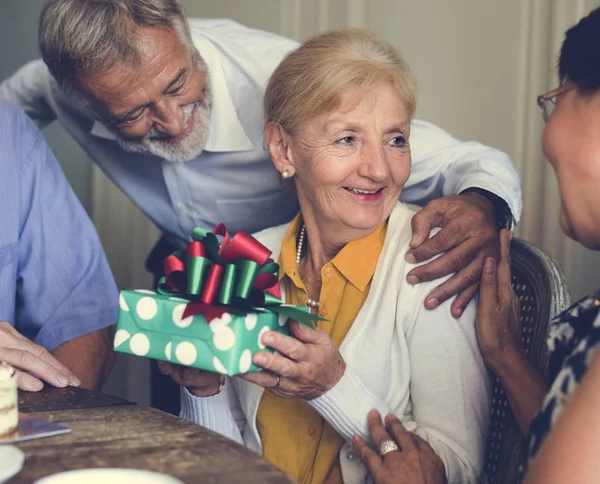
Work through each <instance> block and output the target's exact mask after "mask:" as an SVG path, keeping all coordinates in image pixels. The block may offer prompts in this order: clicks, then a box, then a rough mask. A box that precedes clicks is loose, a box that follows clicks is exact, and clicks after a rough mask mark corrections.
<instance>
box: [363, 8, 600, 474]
mask: <svg viewBox="0 0 600 484" xmlns="http://www.w3.org/2000/svg"><path fill="white" fill-rule="evenodd" d="M559 77H560V87H558V88H557V89H554V90H552V91H550V92H548V93H546V94H543V95H541V96H539V97H538V104H539V106H540V108H541V109H542V113H543V116H544V120H545V121H546V127H545V129H544V134H543V139H542V148H543V151H544V154H545V155H546V157H547V159H548V161H549V162H550V164H551V165H552V168H553V169H554V171H555V174H556V178H557V180H558V185H559V190H560V196H561V201H562V204H561V214H560V221H561V225H562V228H563V231H564V232H565V234H566V235H567V236H569V237H571V238H572V239H574V240H577V241H578V242H580V243H581V244H582V245H584V246H585V247H587V248H590V249H594V250H600V208H599V207H600V9H597V10H595V11H593V12H592V13H591V14H589V15H588V16H587V17H585V18H584V19H582V20H581V21H580V22H579V23H578V24H577V25H576V26H574V27H572V28H571V29H570V30H568V31H567V33H566V37H565V40H564V42H563V46H562V49H561V52H560V57H559ZM510 237H511V234H510V232H508V231H504V233H503V234H502V236H501V249H502V258H501V260H500V262H499V263H496V261H495V260H494V259H493V258H488V259H487V260H486V261H485V265H484V270H483V274H482V278H481V286H480V300H479V307H478V312H477V323H476V324H477V337H478V340H479V346H480V349H481V352H482V354H483V357H484V360H485V362H486V364H487V366H488V368H490V369H491V370H492V371H493V372H494V373H495V374H496V375H497V376H498V377H499V378H500V381H501V382H502V384H503V386H504V389H505V390H506V394H507V396H508V399H509V402H510V405H511V408H512V411H513V414H514V415H515V417H516V419H517V420H518V422H519V425H520V427H521V430H522V431H523V433H524V434H527V433H530V448H529V455H530V463H529V466H528V469H527V473H526V475H525V478H524V482H525V484H532V483H534V484H535V483H544V484H551V483H564V482H576V483H578V484H585V483H592V482H593V483H597V482H600V352H599V351H596V349H597V348H600V291H597V292H595V293H593V294H591V295H590V296H588V297H586V298H583V299H582V300H580V301H579V302H577V303H576V304H574V305H573V306H572V307H571V308H569V309H567V310H566V311H564V312H563V313H562V314H560V315H558V316H557V317H556V318H554V319H553V320H552V321H551V323H550V327H549V338H548V349H549V361H548V375H547V381H549V382H551V384H550V386H549V387H547V385H546V383H545V380H544V378H543V377H542V375H540V374H539V373H538V372H537V371H536V370H535V368H533V366H532V365H531V364H530V363H529V361H528V359H527V355H526V354H525V351H524V349H523V346H522V343H521V332H520V328H519V300H518V298H517V296H516V295H515V293H514V292H513V290H512V286H511V271H510V251H509V247H510ZM369 426H370V430H371V435H372V437H373V440H374V441H375V443H376V444H377V443H378V442H379V443H382V442H386V441H390V440H391V441H395V442H396V444H397V445H398V447H399V450H398V451H395V452H390V453H387V454H386V455H385V458H383V459H381V458H379V456H378V455H376V454H375V453H374V452H373V451H372V450H371V449H369V447H368V446H367V444H366V442H365V441H364V440H363V439H361V438H358V437H356V438H355V441H354V444H355V448H356V449H357V451H358V452H359V454H360V455H361V457H362V459H363V460H364V461H365V463H366V464H367V466H368V467H369V469H370V471H371V474H372V475H373V476H374V478H375V481H376V482H377V483H378V484H381V483H399V482H402V483H434V482H435V483H437V482H443V477H444V476H443V474H442V473H441V472H440V469H439V466H438V465H437V463H436V461H435V460H434V459H432V458H431V455H430V454H431V452H429V449H427V448H426V447H425V446H424V445H423V444H422V443H421V442H418V441H416V440H415V439H414V438H413V437H412V436H411V435H410V434H408V433H407V432H406V431H405V430H404V429H403V427H402V424H401V423H400V422H399V421H398V420H397V419H395V418H393V417H391V416H388V417H387V418H386V420H385V427H384V425H383V424H382V423H381V419H380V418H379V415H377V414H376V413H374V412H372V414H371V415H369Z"/></svg>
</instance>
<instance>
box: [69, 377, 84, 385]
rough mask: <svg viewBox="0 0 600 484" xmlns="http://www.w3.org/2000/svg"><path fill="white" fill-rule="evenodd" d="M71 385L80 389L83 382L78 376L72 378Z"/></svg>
mask: <svg viewBox="0 0 600 484" xmlns="http://www.w3.org/2000/svg"><path fill="white" fill-rule="evenodd" d="M70 385H71V386H72V387H80V386H81V380H80V379H79V378H77V377H76V376H74V377H73V378H71V381H70Z"/></svg>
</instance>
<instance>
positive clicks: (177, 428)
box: [9, 388, 292, 484]
mask: <svg viewBox="0 0 600 484" xmlns="http://www.w3.org/2000/svg"><path fill="white" fill-rule="evenodd" d="M19 410H20V411H22V412H26V413H30V414H32V415H35V416H36V417H39V418H43V419H44V420H48V421H50V422H56V423H60V424H63V425H66V426H67V427H69V428H71V429H72V433H70V434H66V435H60V436H56V437H48V438H44V439H37V440H32V441H28V442H22V443H18V444H15V445H16V446H17V447H19V448H20V449H21V450H22V451H23V452H24V453H25V464H24V466H23V470H22V471H21V472H20V473H19V474H17V476H15V477H14V478H13V479H12V480H10V481H9V482H10V483H11V484H22V483H31V482H33V481H34V480H36V479H38V478H40V477H43V476H46V475H48V474H54V473H56V472H61V471H66V470H72V469H84V468H90V467H129V468H135V469H146V470H153V471H158V472H163V473H165V474H169V475H172V476H174V477H177V478H179V479H181V480H182V481H183V482H185V483H188V484H193V483H211V482H214V483H233V482H236V483H237V482H251V483H254V482H256V483H290V482H292V481H291V480H290V479H289V478H288V477H287V476H286V475H285V474H284V473H283V472H281V471H280V470H278V469H276V468H275V467H273V466H271V465H270V464H268V463H267V462H266V461H265V460H264V459H262V457H260V456H259V455H257V454H255V453H253V452H250V451H249V450H247V449H245V448H244V447H242V446H240V445H238V444H236V443H235V442H233V441H231V440H229V439H226V438H225V437H222V436H220V435H218V434H215V433H213V432H211V431H209V430H207V429H205V428H203V427H200V426H198V425H195V424H192V423H189V422H186V421H185V420H181V419H179V418H176V417H174V416H172V415H169V414H167V413H164V412H161V411H158V410H155V409H153V408H149V407H145V406H140V405H135V404H133V403H131V402H127V401H125V400H122V399H119V398H116V397H112V396H109V395H103V394H100V393H95V392H90V391H88V390H81V389H76V388H69V389H47V390H43V391H42V392H40V393H28V394H26V393H20V394H19Z"/></svg>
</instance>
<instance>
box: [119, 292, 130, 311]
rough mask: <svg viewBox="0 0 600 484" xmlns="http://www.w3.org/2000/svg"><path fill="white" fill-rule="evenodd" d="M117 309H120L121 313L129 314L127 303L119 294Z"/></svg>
mask: <svg viewBox="0 0 600 484" xmlns="http://www.w3.org/2000/svg"><path fill="white" fill-rule="evenodd" d="M119 307H120V308H121V311H127V312H129V306H128V305H127V301H125V298H124V297H123V294H119Z"/></svg>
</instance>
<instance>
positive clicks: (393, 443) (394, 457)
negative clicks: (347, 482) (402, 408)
mask: <svg viewBox="0 0 600 484" xmlns="http://www.w3.org/2000/svg"><path fill="white" fill-rule="evenodd" d="M367 423H368V425H369V432H370V434H371V439H372V440H373V443H374V444H375V447H376V449H377V450H378V451H379V453H376V452H375V451H373V450H372V449H371V448H370V447H369V444H367V442H366V441H365V440H364V439H363V438H362V437H360V436H358V435H355V436H354V438H353V442H352V443H353V444H354V450H355V451H356V453H357V454H358V455H359V456H360V458H361V459H362V461H363V462H364V464H365V466H367V469H368V470H369V473H370V474H371V476H372V477H373V480H374V481H375V483H376V484H400V483H402V484H445V483H446V482H447V481H446V471H445V468H444V464H443V462H442V461H441V459H440V458H439V457H438V456H437V455H436V454H435V452H434V451H433V449H432V448H431V447H430V445H429V444H428V443H427V442H425V441H424V440H423V439H422V438H421V437H419V436H418V435H415V434H413V433H411V432H408V431H407V430H406V429H405V428H404V426H403V425H402V423H401V422H400V420H398V419H397V418H396V416H394V415H388V416H387V417H386V418H385V427H384V426H383V424H382V422H381V416H380V415H379V412H377V410H371V411H370V412H369V415H368V416H367Z"/></svg>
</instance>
